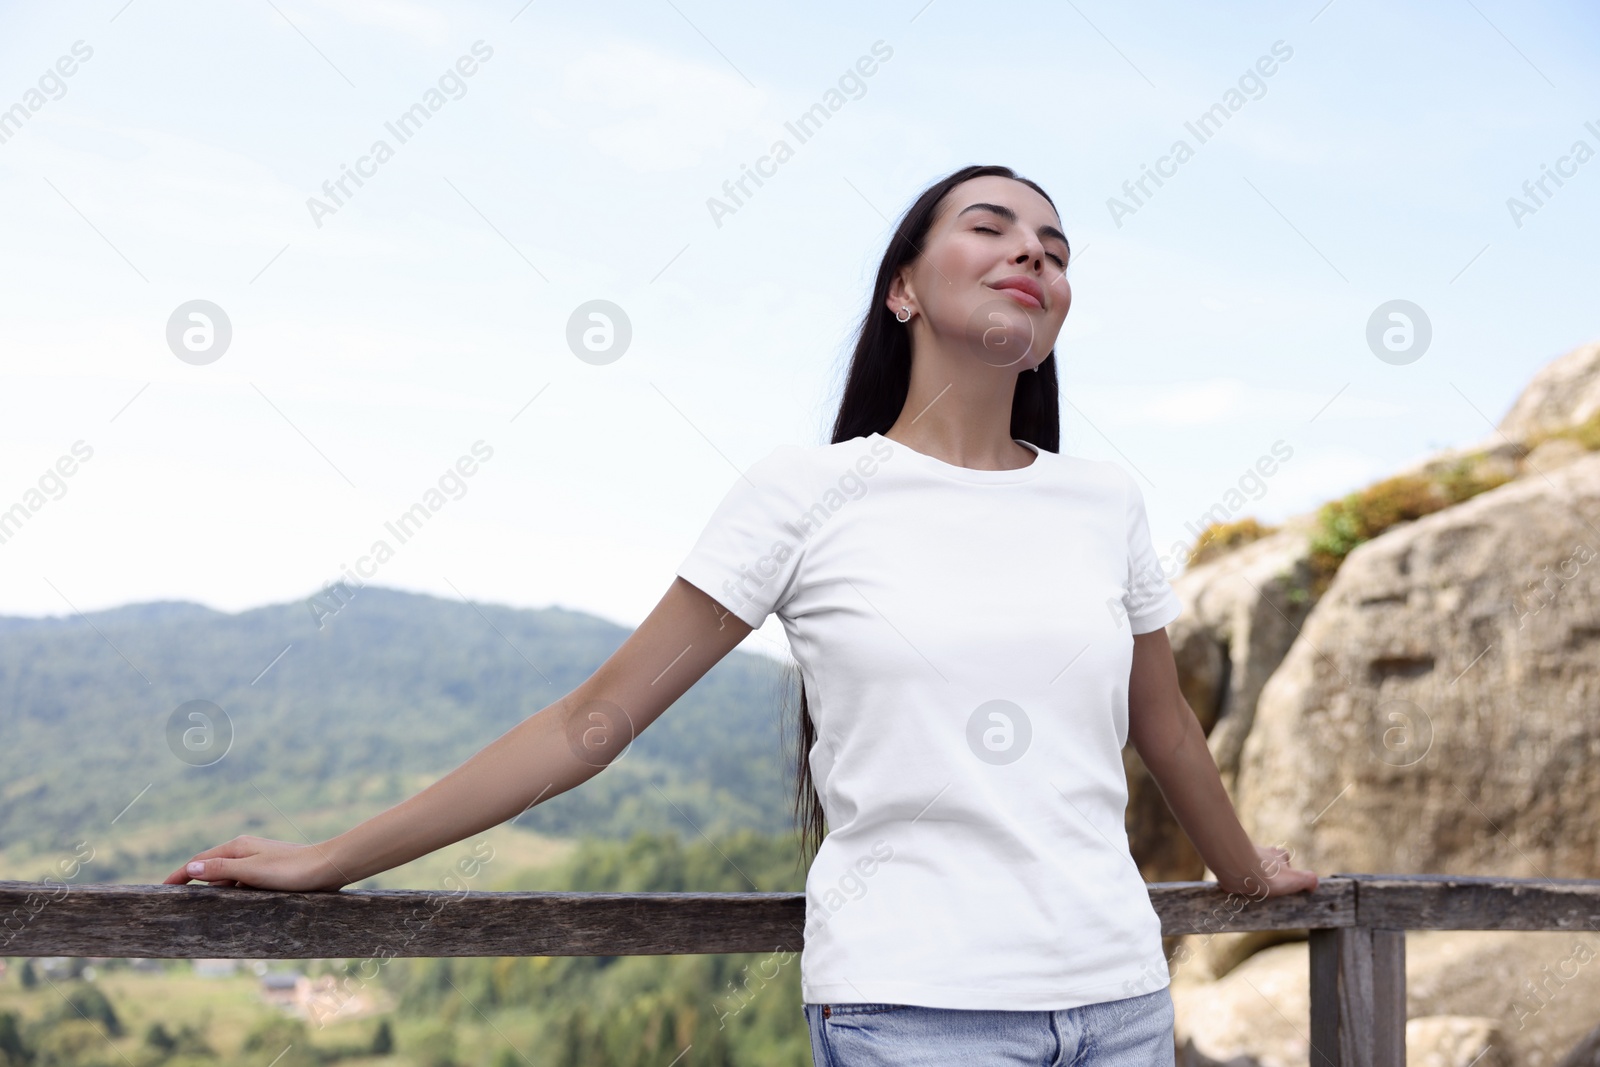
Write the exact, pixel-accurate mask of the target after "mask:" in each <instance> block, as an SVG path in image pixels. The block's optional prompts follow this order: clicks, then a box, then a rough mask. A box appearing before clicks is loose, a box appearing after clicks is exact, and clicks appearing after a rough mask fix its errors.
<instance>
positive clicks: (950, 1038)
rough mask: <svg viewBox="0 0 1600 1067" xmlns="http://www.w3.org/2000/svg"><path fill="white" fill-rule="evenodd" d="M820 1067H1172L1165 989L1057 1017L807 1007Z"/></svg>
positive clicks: (1064, 1010) (902, 1006) (1169, 999)
mask: <svg viewBox="0 0 1600 1067" xmlns="http://www.w3.org/2000/svg"><path fill="white" fill-rule="evenodd" d="M805 1016H806V1023H807V1024H808V1025H809V1026H810V1029H811V1061H812V1063H813V1064H814V1067H949V1065H952V1064H960V1065H963V1067H965V1065H967V1064H974V1065H979V1067H1173V1059H1174V1049H1173V1044H1174V1042H1173V1033H1172V1024H1173V1010H1172V996H1171V994H1170V993H1169V991H1168V989H1167V987H1166V986H1163V987H1162V988H1160V989H1158V990H1156V991H1155V992H1153V993H1144V994H1142V995H1140V996H1136V997H1128V998H1126V999H1123V1000H1108V1001H1104V1002H1102V1003H1099V1004H1084V1005H1081V1006H1079V1007H1076V1008H1062V1009H1061V1010H1059V1011H992V1010H972V1009H967V1008H924V1007H918V1006H916V1005H910V1004H806V1005H805Z"/></svg>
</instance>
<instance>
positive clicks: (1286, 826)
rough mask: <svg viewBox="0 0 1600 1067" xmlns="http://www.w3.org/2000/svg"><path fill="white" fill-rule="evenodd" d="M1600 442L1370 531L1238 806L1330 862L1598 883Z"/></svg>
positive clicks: (1265, 738)
mask: <svg viewBox="0 0 1600 1067" xmlns="http://www.w3.org/2000/svg"><path fill="white" fill-rule="evenodd" d="M1597 757H1600V454H1590V455H1587V456H1585V457H1583V458H1582V459H1578V460H1575V461H1574V462H1571V463H1569V464H1567V465H1565V466H1563V467H1559V468H1557V469H1555V470H1553V471H1551V472H1549V473H1547V474H1541V475H1537V476H1534V477H1529V478H1522V479H1519V480H1517V481H1515V482H1512V483H1510V484H1508V485H1505V486H1502V487H1500V488H1499V489H1495V490H1491V491H1490V492H1487V493H1484V494H1482V495H1480V496H1477V497H1474V498H1473V499H1471V500H1468V501H1466V502H1464V503H1462V504H1459V505H1457V506H1455V507H1452V508H1448V509H1446V510H1444V511H1440V512H1436V513H1434V514H1432V515H1428V516H1425V517H1423V518H1421V519H1418V520H1417V521H1415V522H1411V523H1406V524H1403V525H1401V526H1399V527H1397V528H1395V529H1393V530H1390V531H1389V532H1387V533H1385V534H1383V535H1382V536H1380V537H1378V538H1376V539H1375V540H1372V541H1368V542H1366V543H1365V544H1362V545H1360V546H1359V547H1357V548H1356V549H1355V550H1354V551H1352V552H1351V553H1350V555H1349V558H1348V559H1346V560H1345V562H1344V565H1343V566H1342V567H1341V568H1340V569H1339V572H1338V575H1337V576H1336V577H1335V579H1334V582H1333V585H1332V587H1331V588H1330V589H1329V590H1328V592H1327V593H1326V595H1324V596H1323V598H1322V599H1321V601H1320V602H1319V603H1318V604H1317V607H1316V610H1314V611H1313V612H1312V613H1311V615H1310V617H1309V618H1308V619H1307V621H1306V625H1305V627H1304V628H1303V629H1302V631H1301V634H1300V637H1299V639H1298V640H1297V641H1296V642H1295V644H1294V646H1293V647H1292V648H1291V649H1290V650H1289V654H1288V656H1287V657H1285V659H1284V661H1283V664H1282V665H1281V666H1280V667H1279V669H1278V671H1277V672H1276V673H1275V674H1274V675H1273V676H1272V678H1271V679H1270V680H1269V681H1268V682H1267V685H1266V687H1265V688H1264V689H1263V691H1262V694H1261V699H1260V701H1259V702H1258V705H1257V708H1256V715H1255V723H1254V727H1253V729H1252V730H1251V732H1250V736H1249V738H1248V739H1247V740H1246V742H1245V746H1244V752H1243V758H1242V762H1241V768H1240V774H1239V780H1238V788H1237V791H1236V793H1235V804H1236V806H1237V807H1238V809H1239V814H1240V818H1241V820H1242V821H1243V822H1244V824H1245V828H1246V829H1247V830H1249V831H1250V832H1251V834H1252V835H1253V836H1254V837H1255V838H1256V839H1257V840H1262V841H1272V842H1279V841H1286V842H1288V845H1287V847H1289V848H1290V849H1291V850H1292V851H1293V852H1294V853H1295V854H1296V856H1297V862H1296V866H1301V867H1309V868H1312V869H1315V870H1318V871H1324V872H1332V871H1335V870H1351V871H1394V872H1431V873H1440V874H1452V873H1458V874H1466V873H1475V874H1487V873H1492V874H1506V875H1514V876H1521V877H1552V878H1558V877H1565V878H1593V877H1600V850H1597V846H1600V820H1596V819H1595V818H1594V813H1595V812H1596V811H1600V771H1597V769H1596V768H1597V767H1600V763H1596V762H1595V761H1596V758H1597Z"/></svg>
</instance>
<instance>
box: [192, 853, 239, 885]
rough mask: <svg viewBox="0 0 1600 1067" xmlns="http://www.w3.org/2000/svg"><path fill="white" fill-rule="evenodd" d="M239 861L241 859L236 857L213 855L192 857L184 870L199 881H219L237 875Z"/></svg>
mask: <svg viewBox="0 0 1600 1067" xmlns="http://www.w3.org/2000/svg"><path fill="white" fill-rule="evenodd" d="M202 855H203V853H202ZM239 863H240V861H239V860H236V859H230V858H228V857H224V856H212V857H211V858H209V859H192V860H190V861H189V862H188V863H186V864H185V865H184V868H183V870H184V873H185V874H186V875H188V876H189V877H190V878H193V879H196V880H197V881H201V882H217V881H220V880H222V879H224V878H232V877H233V876H234V875H236V874H237V873H238V867H239Z"/></svg>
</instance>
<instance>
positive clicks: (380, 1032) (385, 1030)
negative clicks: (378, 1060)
mask: <svg viewBox="0 0 1600 1067" xmlns="http://www.w3.org/2000/svg"><path fill="white" fill-rule="evenodd" d="M371 1051H372V1054H373V1055H374V1056H387V1055H388V1054H389V1053H391V1052H393V1051H394V1032H393V1031H392V1030H390V1029H389V1020H388V1019H379V1020H378V1029H377V1031H376V1032H374V1033H373V1035H372V1049H371Z"/></svg>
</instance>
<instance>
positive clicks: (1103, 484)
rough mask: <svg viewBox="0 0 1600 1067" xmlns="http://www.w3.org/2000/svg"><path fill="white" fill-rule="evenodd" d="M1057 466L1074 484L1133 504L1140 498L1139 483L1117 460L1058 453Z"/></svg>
mask: <svg viewBox="0 0 1600 1067" xmlns="http://www.w3.org/2000/svg"><path fill="white" fill-rule="evenodd" d="M1056 465H1057V466H1058V467H1059V468H1060V469H1061V470H1062V471H1063V472H1064V473H1065V475H1066V476H1067V477H1068V478H1070V479H1071V480H1073V481H1074V482H1077V483H1079V484H1081V485H1089V486H1094V487H1096V488H1097V489H1099V490H1100V491H1102V492H1105V493H1109V494H1111V495H1113V496H1115V497H1116V498H1117V499H1118V500H1122V501H1124V502H1131V501H1132V500H1134V499H1137V498H1138V496H1139V483H1138V482H1137V481H1136V480H1135V479H1134V477H1133V475H1132V474H1130V473H1129V472H1128V468H1127V467H1125V466H1123V465H1122V464H1121V463H1119V462H1118V461H1117V460H1114V459H1088V458H1085V457H1083V456H1069V455H1066V454H1064V453H1057V454H1056Z"/></svg>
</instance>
